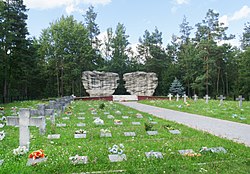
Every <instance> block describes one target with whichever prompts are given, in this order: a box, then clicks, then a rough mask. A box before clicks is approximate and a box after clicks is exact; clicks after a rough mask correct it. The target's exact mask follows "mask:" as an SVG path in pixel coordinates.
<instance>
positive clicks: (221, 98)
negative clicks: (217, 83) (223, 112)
mask: <svg viewBox="0 0 250 174" xmlns="http://www.w3.org/2000/svg"><path fill="white" fill-rule="evenodd" d="M218 99H220V105H222V104H223V100H224V99H226V97H223V95H220V96H219V97H218Z"/></svg>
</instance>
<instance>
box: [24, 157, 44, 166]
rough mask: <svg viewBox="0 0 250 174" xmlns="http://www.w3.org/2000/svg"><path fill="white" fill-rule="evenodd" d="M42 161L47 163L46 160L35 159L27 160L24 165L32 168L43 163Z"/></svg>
mask: <svg viewBox="0 0 250 174" xmlns="http://www.w3.org/2000/svg"><path fill="white" fill-rule="evenodd" d="M44 161H47V158H37V159H32V158H29V159H28V162H27V164H26V165H27V166H33V165H36V164H37V163H41V162H44Z"/></svg>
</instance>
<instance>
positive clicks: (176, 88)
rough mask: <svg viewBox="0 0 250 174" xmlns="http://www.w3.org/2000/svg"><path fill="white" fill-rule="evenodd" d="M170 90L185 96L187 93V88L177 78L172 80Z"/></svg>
mask: <svg viewBox="0 0 250 174" xmlns="http://www.w3.org/2000/svg"><path fill="white" fill-rule="evenodd" d="M169 92H170V93H171V94H173V95H177V94H178V95H180V96H183V95H184V94H185V88H184V87H183V86H182V84H181V82H180V81H179V80H178V79H177V78H175V79H174V81H173V82H172V84H171V86H170V88H169Z"/></svg>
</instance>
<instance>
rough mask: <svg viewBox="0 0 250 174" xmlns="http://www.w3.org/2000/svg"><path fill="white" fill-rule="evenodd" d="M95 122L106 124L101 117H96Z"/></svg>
mask: <svg viewBox="0 0 250 174" xmlns="http://www.w3.org/2000/svg"><path fill="white" fill-rule="evenodd" d="M94 123H95V124H96V125H103V124H104V121H103V120H102V119H100V118H96V119H95V120H94Z"/></svg>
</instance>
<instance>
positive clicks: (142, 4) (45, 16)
mask: <svg viewBox="0 0 250 174" xmlns="http://www.w3.org/2000/svg"><path fill="white" fill-rule="evenodd" d="M24 4H25V5H26V6H27V8H28V9H29V12H28V21H27V23H28V29H29V32H30V35H31V36H35V37H39V35H40V33H41V31H42V29H44V28H47V27H49V25H50V23H51V22H54V21H55V20H57V19H59V18H60V17H61V16H62V15H73V16H74V17H75V19H77V20H78V21H83V17H82V15H83V14H84V13H85V12H86V10H87V8H88V7H89V6H90V5H93V6H94V10H95V12H96V13H97V14H98V16H97V20H96V22H97V24H98V25H99V27H100V30H101V32H102V35H103V33H105V31H106V30H107V28H109V27H112V28H113V29H115V28H116V25H117V23H118V22H120V23H123V24H124V25H125V27H126V34H128V35H129V36H130V37H129V41H130V43H131V44H136V43H137V42H138V39H139V37H141V36H142V35H143V34H144V31H145V30H146V29H147V30H149V31H150V32H152V31H154V29H155V27H156V26H157V28H158V29H159V31H161V32H162V33H163V38H164V44H165V45H166V44H167V43H169V41H170V39H171V35H172V34H176V35H179V25H180V24H181V22H182V20H183V17H184V15H185V16H186V17H187V21H189V22H190V25H191V26H193V27H194V28H195V24H197V23H199V22H201V21H202V20H203V19H205V16H206V12H207V11H208V9H213V10H214V11H215V12H218V13H219V14H220V21H221V22H224V23H225V24H226V25H227V26H228V27H229V29H228V34H235V35H236V36H237V38H236V39H235V40H233V41H231V43H232V44H233V45H237V44H238V43H239V36H240V35H241V34H242V32H243V28H244V24H245V23H247V22H250V1H249V0H24ZM195 31H196V29H194V30H193V32H195Z"/></svg>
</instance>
